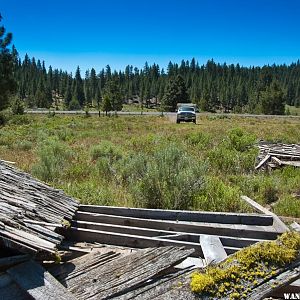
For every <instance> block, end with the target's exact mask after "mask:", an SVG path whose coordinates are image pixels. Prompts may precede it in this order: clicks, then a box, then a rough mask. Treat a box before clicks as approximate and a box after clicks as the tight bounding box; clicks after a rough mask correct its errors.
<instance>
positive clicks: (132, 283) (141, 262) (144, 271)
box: [68, 247, 192, 299]
mask: <svg viewBox="0 0 300 300" xmlns="http://www.w3.org/2000/svg"><path fill="white" fill-rule="evenodd" d="M191 253H192V250H184V249H182V248H178V247H164V248H157V249H145V250H141V251H138V252H137V253H134V254H131V255H127V256H126V257H121V258H119V259H117V260H114V261H112V262H110V263H108V264H106V265H104V267H102V266H101V271H100V270H99V269H98V268H95V269H93V270H91V271H90V272H88V273H84V274H82V276H80V277H76V278H74V279H73V280H69V281H68V286H69V291H71V292H72V293H74V294H75V295H76V297H77V298H78V299H109V298H113V297H116V296H119V295H121V294H124V293H127V292H129V291H131V290H133V289H136V288H137V287H140V286H141V285H143V284H144V283H145V282H148V281H149V280H150V279H151V278H154V277H155V276H157V274H160V273H161V272H162V271H166V270H167V269H169V268H170V267H172V266H174V265H176V264H177V263H179V262H180V261H182V260H184V259H185V258H186V257H188V256H189V255H190V254H191ZM103 274H105V276H103ZM79 283H80V284H79Z"/></svg>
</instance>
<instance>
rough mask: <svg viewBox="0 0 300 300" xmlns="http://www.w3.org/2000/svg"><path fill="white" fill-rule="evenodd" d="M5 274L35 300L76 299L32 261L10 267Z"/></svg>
mask: <svg viewBox="0 0 300 300" xmlns="http://www.w3.org/2000/svg"><path fill="white" fill-rule="evenodd" d="M7 273H8V274H9V275H10V276H11V277H12V278H13V280H14V281H15V282H16V283H17V284H18V285H19V286H20V287H21V288H22V289H23V290H25V291H27V293H28V294H29V295H30V296H31V297H33V298H34V299H36V300H39V299H40V300H55V299H57V300H64V299H71V300H75V299H76V298H75V297H74V296H73V295H72V294H71V293H70V292H68V290H67V289H66V288H64V287H63V286H62V285H61V284H60V283H59V282H58V281H57V280H56V279H55V278H54V277H53V276H52V275H51V274H50V273H49V272H47V271H46V270H45V269H44V268H42V267H41V266H40V265H39V264H37V263H35V262H33V261H29V262H25V263H22V264H20V265H17V266H15V267H12V268H10V269H8V270H7Z"/></svg>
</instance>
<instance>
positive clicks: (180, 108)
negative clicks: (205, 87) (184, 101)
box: [178, 106, 195, 112]
mask: <svg viewBox="0 0 300 300" xmlns="http://www.w3.org/2000/svg"><path fill="white" fill-rule="evenodd" d="M178 111H193V112H194V111H195V108H194V107H191V106H182V107H179V109H178Z"/></svg>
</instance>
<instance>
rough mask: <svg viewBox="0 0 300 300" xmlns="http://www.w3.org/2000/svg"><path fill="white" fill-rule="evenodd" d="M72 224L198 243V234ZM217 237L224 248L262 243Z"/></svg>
mask: <svg viewBox="0 0 300 300" xmlns="http://www.w3.org/2000/svg"><path fill="white" fill-rule="evenodd" d="M72 224H73V227H77V228H85V229H94V230H100V231H107V232H115V233H125V234H131V235H141V236H149V237H157V238H163V239H171V240H172V239H173V240H182V241H187V242H194V243H198V242H199V238H200V234H197V233H188V232H175V231H167V230H157V229H149V228H141V227H132V226H122V225H113V224H104V223H96V222H85V221H74V222H73V223H72ZM218 237H219V238H220V240H221V242H222V244H223V245H224V246H229V247H237V248H242V247H246V246H249V245H252V244H254V243H257V242H260V241H262V240H261V239H250V238H240V237H230V236H220V235H218Z"/></svg>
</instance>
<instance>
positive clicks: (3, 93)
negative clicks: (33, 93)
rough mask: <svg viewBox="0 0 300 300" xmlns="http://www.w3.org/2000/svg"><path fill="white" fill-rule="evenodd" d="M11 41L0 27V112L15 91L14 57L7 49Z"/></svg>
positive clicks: (10, 36)
mask: <svg viewBox="0 0 300 300" xmlns="http://www.w3.org/2000/svg"><path fill="white" fill-rule="evenodd" d="M1 21H2V16H1V15H0V22H1ZM11 40H12V34H11V33H7V34H5V28H4V27H3V26H1V27H0V110H2V109H4V108H6V107H7V106H8V105H9V96H10V94H11V93H12V92H15V91H16V88H17V85H16V81H15V78H14V73H13V72H14V67H15V65H14V62H15V60H14V56H13V54H12V53H11V51H10V50H9V49H8V48H7V47H8V46H9V44H10V43H11Z"/></svg>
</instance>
